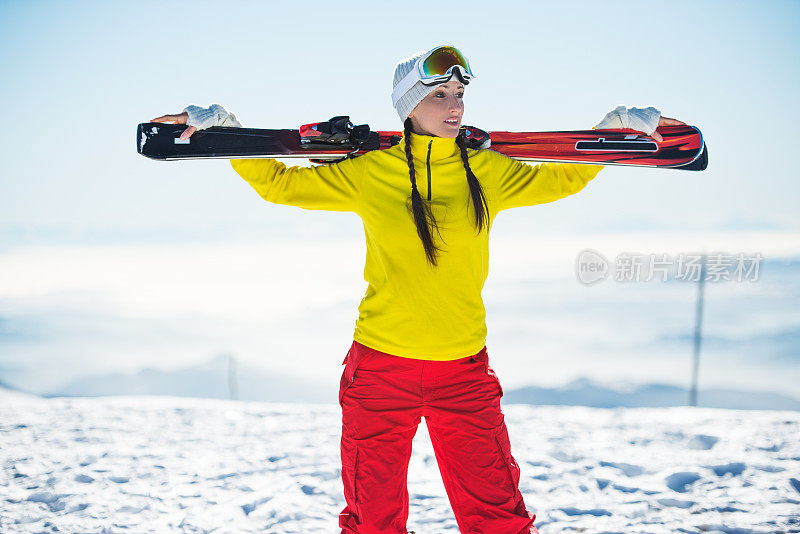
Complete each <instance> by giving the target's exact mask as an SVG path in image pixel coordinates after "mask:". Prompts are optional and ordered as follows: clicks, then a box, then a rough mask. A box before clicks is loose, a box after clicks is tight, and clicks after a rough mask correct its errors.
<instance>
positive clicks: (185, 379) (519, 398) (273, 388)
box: [46, 356, 800, 410]
mask: <svg viewBox="0 0 800 534" xmlns="http://www.w3.org/2000/svg"><path fill="white" fill-rule="evenodd" d="M236 375H237V398H238V399H239V400H243V401H261V402H290V403H335V402H338V385H339V384H338V380H332V381H331V383H330V384H322V383H316V382H311V381H307V380H303V379H301V378H298V377H295V376H292V375H287V374H282V373H276V372H273V371H268V370H266V369H262V368H260V367H257V366H253V365H249V364H246V363H244V362H238V363H237V372H236ZM107 395H169V396H176V397H200V398H215V399H227V398H229V390H228V359H227V357H224V356H223V357H218V358H215V359H213V360H211V361H210V362H208V363H206V364H202V365H197V366H192V367H186V368H182V369H177V370H172V371H163V370H156V369H142V370H141V371H138V372H137V373H133V374H127V373H109V374H102V375H95V376H87V377H83V378H80V379H77V380H74V381H72V382H70V383H69V384H67V385H66V386H64V387H62V388H60V389H58V390H57V391H53V392H51V393H49V394H48V395H46V396H48V397H76V396H79V397H84V396H85V397H95V396H107ZM688 399H689V392H688V390H687V389H686V388H682V387H678V386H673V385H669V384H656V383H654V384H615V385H609V384H603V383H601V382H599V381H595V380H592V379H589V378H578V379H575V380H573V381H571V382H569V383H568V384H565V385H564V386H561V387H556V388H547V387H537V386H526V387H522V388H516V389H506V390H505V395H504V396H503V404H532V405H565V406H590V407H596V408H616V407H629V408H633V407H668V406H686V405H688ZM698 406H700V407H705V408H728V409H739V410H800V400H798V399H795V398H792V397H789V396H787V395H782V394H777V393H761V392H751V391H741V390H735V389H725V388H707V389H700V391H699V392H698Z"/></svg>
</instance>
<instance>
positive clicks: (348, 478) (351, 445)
mask: <svg viewBox="0 0 800 534" xmlns="http://www.w3.org/2000/svg"><path fill="white" fill-rule="evenodd" d="M341 454H342V485H343V486H344V499H345V502H346V503H347V507H346V509H345V511H344V512H343V513H342V514H340V515H339V522H340V524H339V526H340V527H348V528H351V529H354V530H355V527H356V526H357V525H359V524H360V523H361V520H360V519H359V510H358V487H357V486H356V480H357V478H356V473H357V471H358V446H357V445H356V442H355V440H353V439H351V438H349V437H347V436H342V446H341Z"/></svg>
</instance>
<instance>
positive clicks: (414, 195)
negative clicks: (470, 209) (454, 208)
mask: <svg viewBox="0 0 800 534" xmlns="http://www.w3.org/2000/svg"><path fill="white" fill-rule="evenodd" d="M403 138H404V139H405V140H406V160H407V161H408V173H409V174H410V175H411V208H412V210H413V214H414V224H416V225H417V235H418V236H419V238H420V239H422V246H424V247H425V255H426V256H427V257H428V262H429V263H430V264H431V265H434V266H435V265H436V251H437V250H442V249H440V248H439V247H437V246H436V245H434V244H433V239H432V238H431V230H430V227H429V226H428V220H430V221H431V222H432V223H433V227H434V228H435V229H436V232H437V233H439V237H442V234H441V232H439V225H438V224H437V222H436V219H435V218H434V217H433V213H432V212H431V208H430V205H429V204H428V203H427V202H425V201H423V200H422V196H421V195H420V194H419V190H418V189H417V176H416V173H415V171H414V158H413V157H412V155H411V119H406V120H405V122H404V123H403Z"/></svg>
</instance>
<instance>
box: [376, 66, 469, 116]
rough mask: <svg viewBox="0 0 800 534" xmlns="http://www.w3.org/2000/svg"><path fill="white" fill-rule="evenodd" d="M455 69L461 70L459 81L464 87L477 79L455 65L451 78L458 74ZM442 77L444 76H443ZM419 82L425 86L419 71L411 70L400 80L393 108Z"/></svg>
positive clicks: (395, 92)
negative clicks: (473, 79) (462, 82)
mask: <svg viewBox="0 0 800 534" xmlns="http://www.w3.org/2000/svg"><path fill="white" fill-rule="evenodd" d="M455 67H458V68H459V70H458V74H459V77H460V78H459V79H463V80H464V85H466V84H468V83H469V81H470V80H471V79H472V78H474V77H475V76H471V75H470V74H468V73H466V72H465V70H464V67H462V66H461V65H453V66H452V67H450V68H451V69H454V70H452V71H451V72H450V76H451V77H452V76H454V75H455V73H456V70H455ZM442 76H444V75H442ZM430 79H435V77H432V78H430ZM418 81H421V82H422V83H423V84H424V83H425V81H424V80H421V79H420V77H419V73H418V72H417V69H411V70H410V71H409V72H408V74H406V75H405V76H404V77H403V79H402V80H400V81H399V82H398V83H397V85H396V86H395V88H394V90H393V91H392V106H393V107H396V106H397V101H398V100H400V99H401V98H403V95H404V94H406V92H407V91H408V90H409V89H411V88H412V87H413V86H414V84H415V83H417V82H418Z"/></svg>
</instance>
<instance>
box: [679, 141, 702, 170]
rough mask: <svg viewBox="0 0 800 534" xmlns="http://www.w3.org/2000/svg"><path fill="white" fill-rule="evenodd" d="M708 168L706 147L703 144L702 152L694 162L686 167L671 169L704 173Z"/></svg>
mask: <svg viewBox="0 0 800 534" xmlns="http://www.w3.org/2000/svg"><path fill="white" fill-rule="evenodd" d="M707 167H708V145H706V144H705V143H703V152H702V153H701V154H700V155H699V156H698V157H697V158H696V159H695V160H694V161H691V162H689V163H687V164H686V165H680V166H678V167H673V168H675V169H680V170H682V171H704V170H706V168H707Z"/></svg>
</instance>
